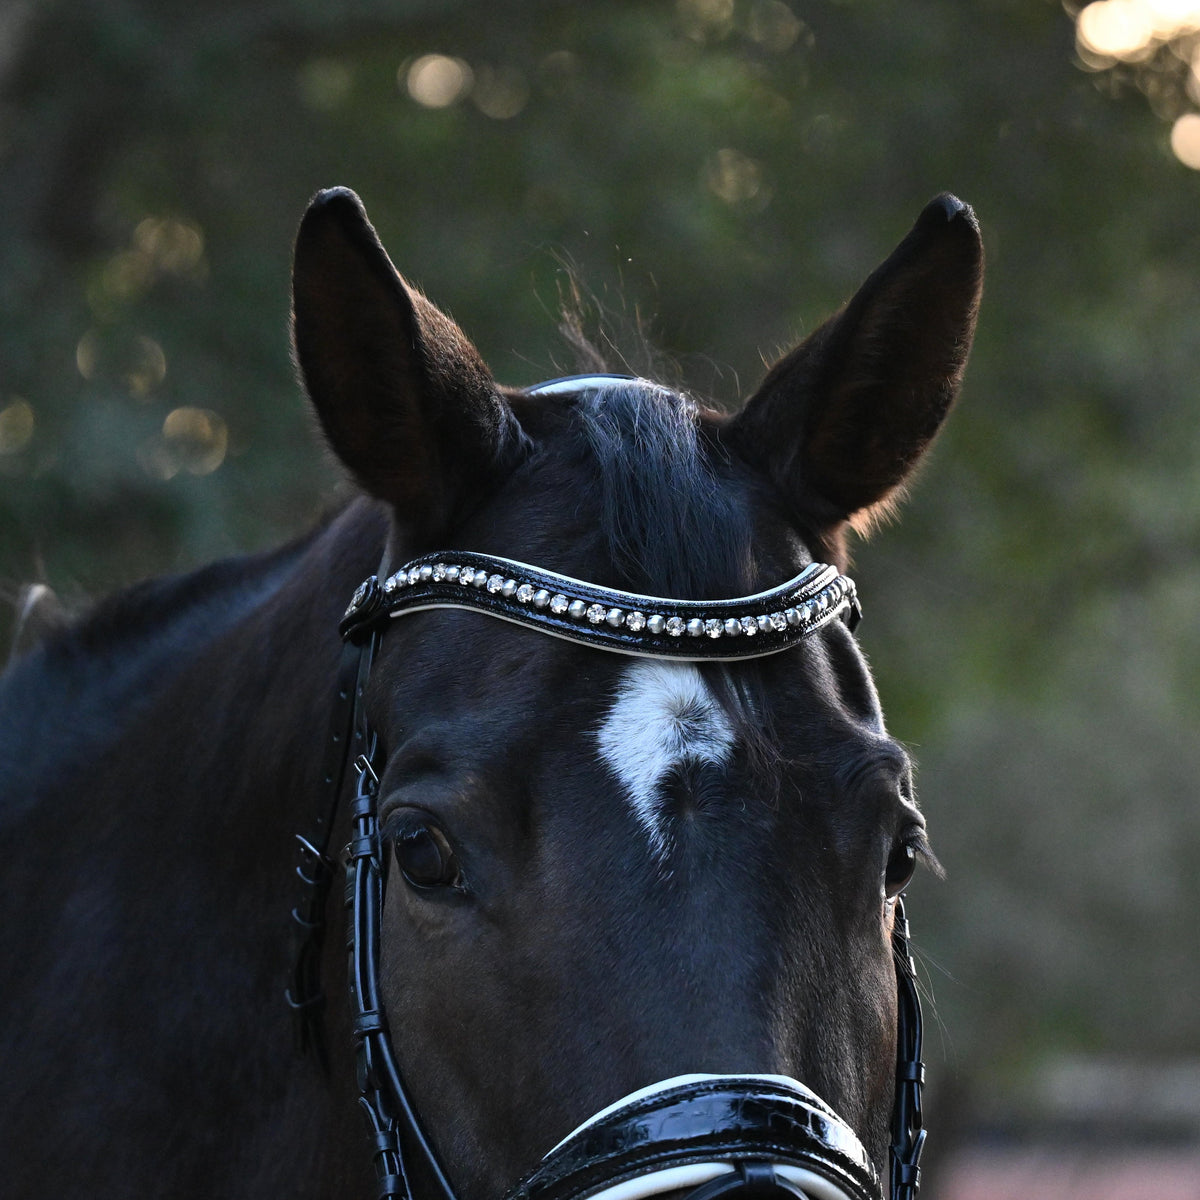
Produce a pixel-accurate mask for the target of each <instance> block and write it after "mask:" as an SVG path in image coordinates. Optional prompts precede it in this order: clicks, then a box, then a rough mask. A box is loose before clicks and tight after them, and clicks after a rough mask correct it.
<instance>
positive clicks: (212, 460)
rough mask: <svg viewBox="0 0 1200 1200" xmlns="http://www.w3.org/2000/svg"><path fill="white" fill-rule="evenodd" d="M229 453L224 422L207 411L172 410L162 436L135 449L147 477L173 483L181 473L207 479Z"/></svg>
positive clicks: (227, 428) (200, 409) (227, 430)
mask: <svg viewBox="0 0 1200 1200" xmlns="http://www.w3.org/2000/svg"><path fill="white" fill-rule="evenodd" d="M228 449H229V427H228V426H227V425H226V424H225V419H224V418H223V417H222V416H221V415H220V414H219V413H215V412H213V411H212V410H211V409H208V408H193V407H191V406H184V407H181V408H173V409H172V410H171V411H170V412H169V413H167V415H166V417H165V418H164V420H163V424H162V433H161V434H158V435H155V436H154V437H151V438H148V439H147V440H146V441H145V442H143V443H142V445H141V446H140V447H139V448H138V461H139V462H140V463H141V464H142V469H143V470H144V471H145V472H146V474H147V475H150V476H151V477H153V478H155V479H162V480H167V479H173V478H174V477H175V476H176V475H178V474H179V473H180V472H181V471H186V472H187V473H188V474H190V475H211V474H212V473H213V471H215V470H216V469H217V468H218V467H219V466H220V465H221V464H222V463H223V462H224V461H225V455H226V452H227V451H228Z"/></svg>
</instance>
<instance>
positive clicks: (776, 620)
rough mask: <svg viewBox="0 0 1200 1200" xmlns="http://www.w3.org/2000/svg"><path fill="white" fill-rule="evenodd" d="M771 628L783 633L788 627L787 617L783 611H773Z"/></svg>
mask: <svg viewBox="0 0 1200 1200" xmlns="http://www.w3.org/2000/svg"><path fill="white" fill-rule="evenodd" d="M770 621H771V628H772V629H774V630H775V632H776V633H782V632H783V630H785V629H786V628H787V617H785V616H784V615H783V613H781V612H776V613H772V614H771V616H770Z"/></svg>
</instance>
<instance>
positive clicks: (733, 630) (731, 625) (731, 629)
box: [725, 617, 742, 637]
mask: <svg viewBox="0 0 1200 1200" xmlns="http://www.w3.org/2000/svg"><path fill="white" fill-rule="evenodd" d="M741 632H742V623H741V622H740V621H739V620H738V619H737V617H729V618H728V619H727V620H726V622H725V635H726V637H737V635H738V634H739V633H741Z"/></svg>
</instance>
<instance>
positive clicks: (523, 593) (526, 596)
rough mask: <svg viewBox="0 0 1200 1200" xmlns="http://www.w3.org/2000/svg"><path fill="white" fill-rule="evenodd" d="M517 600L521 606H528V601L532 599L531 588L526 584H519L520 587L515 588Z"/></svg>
mask: <svg viewBox="0 0 1200 1200" xmlns="http://www.w3.org/2000/svg"><path fill="white" fill-rule="evenodd" d="M517 599H518V600H520V602H521V603H522V604H528V603H529V602H530V600H532V599H533V588H532V587H530V586H529V584H527V583H523V584H521V586H520V587H519V588H517Z"/></svg>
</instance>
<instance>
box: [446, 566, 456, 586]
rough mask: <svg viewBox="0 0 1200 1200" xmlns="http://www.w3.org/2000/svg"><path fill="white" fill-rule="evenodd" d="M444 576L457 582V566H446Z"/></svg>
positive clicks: (452, 581)
mask: <svg viewBox="0 0 1200 1200" xmlns="http://www.w3.org/2000/svg"><path fill="white" fill-rule="evenodd" d="M446 578H447V579H448V580H450V582H451V583H457V582H458V568H457V567H447V568H446Z"/></svg>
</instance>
